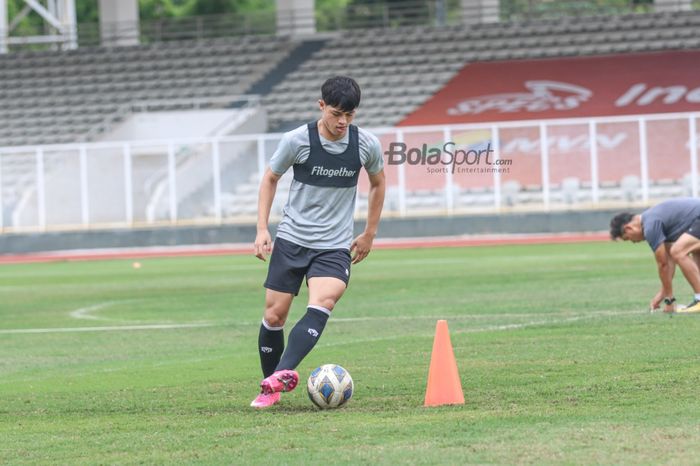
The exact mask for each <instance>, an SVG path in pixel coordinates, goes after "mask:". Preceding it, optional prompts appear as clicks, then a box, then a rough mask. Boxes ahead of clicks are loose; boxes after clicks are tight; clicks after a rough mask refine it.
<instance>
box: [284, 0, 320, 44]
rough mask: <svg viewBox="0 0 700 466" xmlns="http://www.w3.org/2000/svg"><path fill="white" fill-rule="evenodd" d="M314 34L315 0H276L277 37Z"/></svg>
mask: <svg viewBox="0 0 700 466" xmlns="http://www.w3.org/2000/svg"><path fill="white" fill-rule="evenodd" d="M314 33H316V13H315V0H277V35H279V36H303V35H308V34H314Z"/></svg>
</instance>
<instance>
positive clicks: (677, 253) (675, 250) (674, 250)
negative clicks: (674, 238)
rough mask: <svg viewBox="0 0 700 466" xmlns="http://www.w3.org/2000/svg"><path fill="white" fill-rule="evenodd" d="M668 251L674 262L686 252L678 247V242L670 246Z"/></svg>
mask: <svg viewBox="0 0 700 466" xmlns="http://www.w3.org/2000/svg"><path fill="white" fill-rule="evenodd" d="M669 252H670V253H671V257H672V258H673V260H674V261H676V262H678V261H680V260H681V259H683V256H685V255H687V254H688V253H687V252H685V250H684V249H683V248H680V247H678V244H674V245H673V246H671V250H670V251H669Z"/></svg>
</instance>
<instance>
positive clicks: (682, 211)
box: [610, 198, 700, 313]
mask: <svg viewBox="0 0 700 466" xmlns="http://www.w3.org/2000/svg"><path fill="white" fill-rule="evenodd" d="M610 237H611V238H612V239H617V238H622V239H623V240H625V241H632V242H633V243H638V242H640V241H642V240H646V241H647V242H648V243H649V246H650V247H651V250H652V251H653V252H654V257H655V258H656V264H657V268H658V272H659V279H660V280H661V290H659V292H658V293H657V294H656V295H655V296H654V297H653V298H652V300H651V303H650V308H651V310H654V309H658V308H659V306H660V305H661V302H662V301H663V303H664V305H665V307H664V312H674V311H675V310H676V308H675V302H676V298H675V297H674V296H673V274H674V272H675V269H676V267H675V264H678V266H679V267H680V268H681V270H682V271H683V275H684V276H685V279H686V280H687V281H688V283H689V284H690V286H691V288H693V291H694V292H695V297H694V299H693V301H692V302H691V303H690V304H689V305H688V306H687V307H685V308H683V309H679V310H678V312H682V313H698V312H700V199H695V198H682V199H672V200H669V201H664V202H662V203H660V204H658V205H656V206H654V207H652V208H650V209H647V210H645V211H644V212H642V213H641V215H639V214H637V215H635V214H632V213H629V212H624V213H621V214H618V215H616V216H615V217H613V219H612V221H611V222H610ZM691 254H692V255H691Z"/></svg>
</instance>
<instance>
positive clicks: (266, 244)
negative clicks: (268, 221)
mask: <svg viewBox="0 0 700 466" xmlns="http://www.w3.org/2000/svg"><path fill="white" fill-rule="evenodd" d="M271 251H272V237H271V236H270V232H269V231H268V230H258V234H257V235H255V257H257V258H258V259H260V260H261V261H264V260H265V258H266V257H267V256H268V255H269V254H270V252H271Z"/></svg>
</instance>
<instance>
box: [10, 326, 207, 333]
mask: <svg viewBox="0 0 700 466" xmlns="http://www.w3.org/2000/svg"><path fill="white" fill-rule="evenodd" d="M214 325H215V324H152V325H116V326H112V327H58V328H17V329H6V330H0V335H14V334H23V333H77V332H120V331H130V330H171V329H179V328H202V327H213V326H214Z"/></svg>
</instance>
